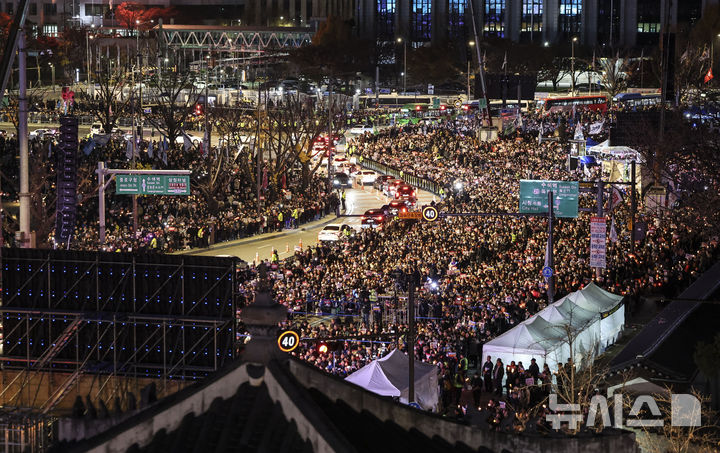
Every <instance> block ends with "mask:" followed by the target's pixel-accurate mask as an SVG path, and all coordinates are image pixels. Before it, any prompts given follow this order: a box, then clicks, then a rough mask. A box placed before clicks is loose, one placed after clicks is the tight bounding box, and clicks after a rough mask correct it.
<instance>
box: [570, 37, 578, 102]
mask: <svg viewBox="0 0 720 453" xmlns="http://www.w3.org/2000/svg"><path fill="white" fill-rule="evenodd" d="M576 42H577V36H573V39H572V41H570V48H571V54H570V94H575V43H576Z"/></svg>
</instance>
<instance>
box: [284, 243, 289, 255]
mask: <svg viewBox="0 0 720 453" xmlns="http://www.w3.org/2000/svg"><path fill="white" fill-rule="evenodd" d="M289 251H290V244H289V243H287V242H286V243H285V253H288V252H289Z"/></svg>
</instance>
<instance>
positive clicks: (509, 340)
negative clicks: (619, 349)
mask: <svg viewBox="0 0 720 453" xmlns="http://www.w3.org/2000/svg"><path fill="white" fill-rule="evenodd" d="M622 298H623V297H622V296H617V295H615V294H612V293H609V292H607V291H605V290H603V289H602V288H600V287H598V286H596V285H595V284H594V283H591V284H589V285H587V286H586V287H585V288H583V289H582V290H580V291H576V292H574V293H571V294H568V295H567V296H565V297H563V298H562V299H560V300H558V301H557V302H555V303H554V304H551V305H550V306H548V307H547V308H545V309H544V310H542V311H540V312H539V313H537V314H535V315H534V316H531V317H530V318H528V319H527V320H525V321H523V322H522V323H520V324H518V325H517V326H515V327H513V328H512V329H510V330H508V331H507V332H505V333H503V334H502V335H500V336H498V337H497V338H495V339H493V340H491V341H489V342H487V343H486V344H485V345H484V346H483V357H486V356H491V357H492V360H493V361H495V360H497V359H498V358H499V359H501V360H502V361H503V363H504V364H505V365H508V364H509V363H510V362H511V361H515V363H517V362H522V363H523V366H524V367H525V368H527V367H528V366H529V365H530V359H533V358H534V359H535V360H536V361H537V364H538V366H540V367H541V368H542V365H543V364H545V363H546V364H547V365H548V366H549V367H550V369H551V370H555V369H556V368H557V364H558V363H560V362H563V363H564V362H565V361H566V360H567V358H568V357H570V356H571V355H570V343H572V349H573V354H572V356H573V357H574V359H573V360H574V362H576V363H580V362H582V360H584V359H585V358H589V359H591V358H592V357H593V356H594V355H595V354H597V353H598V352H600V351H602V350H603V349H604V348H605V347H607V346H608V345H609V344H611V343H613V342H614V341H615V340H616V339H617V336H618V334H619V333H620V331H621V330H622V327H623V324H624V323H625V307H624V305H622V303H621V302H622ZM570 338H572V341H570Z"/></svg>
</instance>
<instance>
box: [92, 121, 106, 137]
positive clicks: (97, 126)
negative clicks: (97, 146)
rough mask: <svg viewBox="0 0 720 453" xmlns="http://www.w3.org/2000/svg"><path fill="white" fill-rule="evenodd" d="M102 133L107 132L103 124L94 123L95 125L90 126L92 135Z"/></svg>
mask: <svg viewBox="0 0 720 453" xmlns="http://www.w3.org/2000/svg"><path fill="white" fill-rule="evenodd" d="M100 134H105V129H103V127H102V124H100V123H93V125H92V126H90V135H100Z"/></svg>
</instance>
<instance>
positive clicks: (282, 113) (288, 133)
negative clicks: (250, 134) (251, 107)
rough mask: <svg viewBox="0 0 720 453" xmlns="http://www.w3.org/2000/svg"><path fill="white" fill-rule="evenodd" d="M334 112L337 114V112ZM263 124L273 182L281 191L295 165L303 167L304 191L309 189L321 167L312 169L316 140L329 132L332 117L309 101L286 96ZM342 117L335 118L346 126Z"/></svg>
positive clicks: (264, 141)
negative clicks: (314, 175) (315, 173)
mask: <svg viewBox="0 0 720 453" xmlns="http://www.w3.org/2000/svg"><path fill="white" fill-rule="evenodd" d="M333 111H336V110H335V109H334V110H333ZM266 113H267V116H266V117H265V118H264V119H263V121H261V124H260V134H261V140H262V142H263V143H264V144H265V150H266V151H267V152H268V154H267V155H266V156H267V157H268V176H269V182H270V183H272V184H275V186H276V187H279V185H280V182H281V178H282V175H283V174H285V175H287V172H288V170H290V169H291V168H293V166H294V165H296V164H298V163H299V164H300V165H301V167H302V181H301V184H302V186H303V187H307V185H308V184H309V182H310V178H311V177H312V174H313V173H314V172H315V171H316V170H317V168H318V167H319V162H318V165H317V166H316V167H314V168H311V167H310V158H309V157H310V156H311V155H312V150H313V143H314V141H315V139H316V138H317V137H318V136H319V135H320V134H322V133H323V132H326V131H327V130H328V115H327V113H325V112H323V111H318V110H315V109H314V108H313V106H312V104H311V103H310V102H309V100H306V99H302V98H301V97H299V96H286V97H285V99H284V100H283V102H282V105H279V106H277V107H275V108H269V109H268V110H267V112H266ZM343 118H344V117H342V115H339V116H338V115H335V116H334V121H335V122H336V123H337V124H344V123H345V121H344V119H343Z"/></svg>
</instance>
